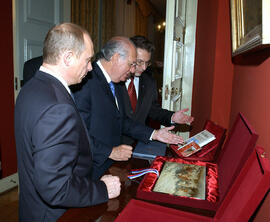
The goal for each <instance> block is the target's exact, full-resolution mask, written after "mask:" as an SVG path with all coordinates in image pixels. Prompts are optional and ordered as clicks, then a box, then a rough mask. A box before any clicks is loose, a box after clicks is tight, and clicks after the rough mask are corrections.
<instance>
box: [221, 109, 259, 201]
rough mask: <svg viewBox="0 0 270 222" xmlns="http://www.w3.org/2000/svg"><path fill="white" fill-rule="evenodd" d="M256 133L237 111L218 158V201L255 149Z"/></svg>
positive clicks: (222, 197)
mask: <svg viewBox="0 0 270 222" xmlns="http://www.w3.org/2000/svg"><path fill="white" fill-rule="evenodd" d="M257 139H258V135H257V134H256V132H255V131H254V130H253V128H252V127H251V126H250V124H249V123H248V122H247V120H246V119H245V118H244V116H243V115H242V114H241V113H239V114H238V116H237V118H236V120H235V122H234V125H233V127H232V130H231V131H230V134H229V136H228V138H227V140H226V142H225V144H224V147H223V149H222V150H221V154H220V156H219V158H218V161H217V163H218V177H219V195H220V201H219V202H220V203H221V202H222V200H223V199H224V197H225V195H226V193H227V192H228V191H229V189H230V187H231V185H232V184H233V182H234V180H235V179H236V177H237V175H238V174H239V173H240V171H241V169H242V168H243V166H244V164H245V162H246V161H247V159H248V158H249V156H250V155H251V153H252V151H253V150H254V149H255V144H256V141H257Z"/></svg>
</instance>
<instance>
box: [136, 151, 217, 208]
mask: <svg viewBox="0 0 270 222" xmlns="http://www.w3.org/2000/svg"><path fill="white" fill-rule="evenodd" d="M167 161H169V162H177V163H185V164H195V165H199V166H206V169H207V173H206V199H207V200H208V201H210V202H213V203H215V202H216V201H217V199H218V195H219V194H218V179H217V178H218V169H217V165H216V164H214V163H209V162H202V161H186V160H183V159H179V158H169V157H163V156H158V157H156V159H155V160H154V161H153V163H152V166H151V168H154V169H157V170H158V171H159V172H160V171H161V169H162V167H163V164H164V163H165V162H167ZM156 180H157V175H156V174H154V173H149V174H147V175H145V177H144V179H143V182H142V183H141V186H140V187H139V189H141V191H146V192H152V189H153V187H154V185H155V183H156ZM168 195H169V194H168ZM183 198H189V199H195V198H191V197H183Z"/></svg>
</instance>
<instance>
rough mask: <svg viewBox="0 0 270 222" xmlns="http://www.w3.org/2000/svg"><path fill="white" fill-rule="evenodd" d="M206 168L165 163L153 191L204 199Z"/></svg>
mask: <svg viewBox="0 0 270 222" xmlns="http://www.w3.org/2000/svg"><path fill="white" fill-rule="evenodd" d="M205 175H206V167H205V166H198V165H194V164H183V163H177V162H165V163H164V166H163V169H162V171H161V173H160V176H159V178H158V180H157V182H156V184H155V186H154V189H153V191H155V192H161V193H167V194H172V195H176V196H185V197H193V198H197V199H203V200H204V199H205Z"/></svg>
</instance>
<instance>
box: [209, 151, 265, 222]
mask: <svg viewBox="0 0 270 222" xmlns="http://www.w3.org/2000/svg"><path fill="white" fill-rule="evenodd" d="M256 151H257V152H256ZM256 151H255V150H254V151H253V152H252V154H251V155H250V157H249V159H248V160H247V161H246V163H245V165H244V167H243V169H242V170H241V172H240V174H239V175H238V177H237V179H236V180H235V182H234V183H233V185H232V186H231V188H230V190H229V192H228V193H227V195H226V197H225V198H224V200H223V202H222V204H221V206H220V207H219V209H218V211H217V213H216V215H215V220H214V221H224V222H226V221H228V222H231V221H248V220H249V219H250V217H251V216H252V214H253V212H254V211H255V210H256V208H257V207H258V205H259V204H260V202H261V201H262V200H263V198H264V196H265V195H266V193H267V192H268V190H269V188H270V161H269V160H268V159H267V158H266V157H264V156H263V155H262V154H263V153H264V150H263V148H261V147H257V148H256Z"/></svg>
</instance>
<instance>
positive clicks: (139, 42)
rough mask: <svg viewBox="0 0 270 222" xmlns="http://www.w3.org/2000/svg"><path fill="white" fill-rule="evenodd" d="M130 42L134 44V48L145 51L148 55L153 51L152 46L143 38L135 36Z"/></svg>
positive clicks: (153, 47)
mask: <svg viewBox="0 0 270 222" xmlns="http://www.w3.org/2000/svg"><path fill="white" fill-rule="evenodd" d="M130 40H131V41H132V42H133V43H134V45H135V46H136V48H140V49H145V50H146V51H147V52H149V53H153V52H154V50H155V46H154V44H153V43H152V42H150V41H149V40H148V39H147V38H145V37H144V36H141V35H136V36H133V37H131V38H130Z"/></svg>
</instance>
